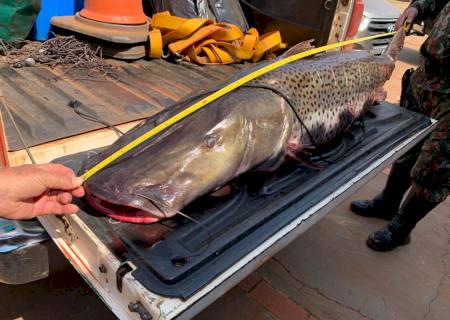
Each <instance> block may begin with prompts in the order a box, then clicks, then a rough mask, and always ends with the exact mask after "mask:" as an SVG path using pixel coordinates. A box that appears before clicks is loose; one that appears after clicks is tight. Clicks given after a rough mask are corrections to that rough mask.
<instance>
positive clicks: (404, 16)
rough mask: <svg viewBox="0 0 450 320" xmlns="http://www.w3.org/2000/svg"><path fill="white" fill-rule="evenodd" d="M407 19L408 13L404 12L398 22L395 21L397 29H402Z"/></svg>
mask: <svg viewBox="0 0 450 320" xmlns="http://www.w3.org/2000/svg"><path fill="white" fill-rule="evenodd" d="M405 19H406V15H405V14H402V15H401V16H400V17H399V18H398V19H397V22H396V23H395V30H398V29H400V28H401V27H403V24H404V23H405Z"/></svg>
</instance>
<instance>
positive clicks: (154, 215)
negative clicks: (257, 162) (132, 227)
mask: <svg viewBox="0 0 450 320" xmlns="http://www.w3.org/2000/svg"><path fill="white" fill-rule="evenodd" d="M86 198H87V200H88V201H89V203H90V205H91V206H92V207H93V208H94V209H95V210H97V211H99V212H100V213H103V214H105V215H107V216H108V217H110V218H113V219H115V220H119V221H123V222H130V223H137V224H151V223H155V222H158V221H160V220H162V219H165V218H168V217H171V216H173V215H174V214H176V211H174V210H171V209H170V208H168V207H166V206H165V205H162V204H161V202H160V201H158V200H155V201H152V199H151V198H149V197H147V196H144V195H141V194H139V193H136V194H130V195H122V196H121V197H120V199H117V200H111V199H108V197H106V196H104V195H101V194H98V193H94V192H92V191H89V189H88V190H86Z"/></svg>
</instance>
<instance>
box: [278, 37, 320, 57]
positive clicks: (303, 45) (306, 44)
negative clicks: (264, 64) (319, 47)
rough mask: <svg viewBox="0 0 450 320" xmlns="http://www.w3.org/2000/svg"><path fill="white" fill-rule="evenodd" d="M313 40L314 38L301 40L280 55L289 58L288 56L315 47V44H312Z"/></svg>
mask: <svg viewBox="0 0 450 320" xmlns="http://www.w3.org/2000/svg"><path fill="white" fill-rule="evenodd" d="M313 42H314V39H309V40H306V41H302V42H299V43H297V44H296V45H294V46H292V47H291V48H290V49H289V50H287V51H286V52H285V53H283V54H282V55H281V56H280V58H287V57H290V56H293V55H294V54H297V53H301V52H305V51H308V50H311V49H314V48H315V46H314V45H313V44H312V43H313Z"/></svg>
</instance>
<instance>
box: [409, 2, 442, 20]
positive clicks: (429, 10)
mask: <svg viewBox="0 0 450 320" xmlns="http://www.w3.org/2000/svg"><path fill="white" fill-rule="evenodd" d="M447 3H448V0H414V1H412V2H411V5H410V6H411V7H414V8H416V9H417V10H418V11H419V14H418V16H417V19H419V20H425V19H434V18H435V17H436V16H437V15H438V14H439V12H440V11H441V10H442V8H444V6H445V5H446V4H447Z"/></svg>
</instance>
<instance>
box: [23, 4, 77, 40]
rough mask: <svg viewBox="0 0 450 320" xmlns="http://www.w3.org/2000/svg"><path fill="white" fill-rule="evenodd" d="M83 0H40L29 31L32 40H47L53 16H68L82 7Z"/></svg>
mask: <svg viewBox="0 0 450 320" xmlns="http://www.w3.org/2000/svg"><path fill="white" fill-rule="evenodd" d="M83 4H84V0H42V1H41V11H40V12H39V15H38V16H37V18H36V22H35V24H34V26H33V29H32V30H31V33H30V39H32V40H47V39H48V38H49V31H50V28H51V24H50V19H51V18H52V17H54V16H70V15H74V14H75V13H76V12H78V11H80V10H81V9H83Z"/></svg>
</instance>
